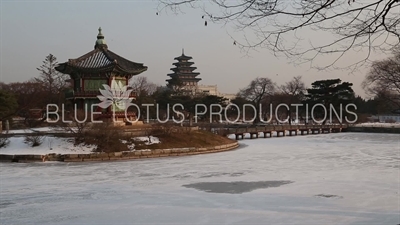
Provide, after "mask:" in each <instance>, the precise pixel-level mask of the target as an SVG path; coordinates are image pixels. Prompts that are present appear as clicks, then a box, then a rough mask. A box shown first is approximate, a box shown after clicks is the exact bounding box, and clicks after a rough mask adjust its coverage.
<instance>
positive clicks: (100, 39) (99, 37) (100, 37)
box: [94, 27, 107, 48]
mask: <svg viewBox="0 0 400 225" xmlns="http://www.w3.org/2000/svg"><path fill="white" fill-rule="evenodd" d="M100 46H105V47H106V48H107V44H106V41H105V40H104V35H103V33H101V27H99V34H98V35H97V40H96V44H95V46H94V48H97V47H100Z"/></svg>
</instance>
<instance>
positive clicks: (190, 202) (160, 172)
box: [0, 133, 400, 225]
mask: <svg viewBox="0 0 400 225" xmlns="http://www.w3.org/2000/svg"><path fill="white" fill-rule="evenodd" d="M240 144H241V147H240V148H239V149H237V150H234V151H228V152H221V153H214V154H205V155H195V156H187V157H167V158H154V159H148V160H132V161H123V162H119V161H118V162H115V161H114V162H104V163H85V162H83V163H59V162H58V163H57V162H55V163H51V162H49V163H31V164H23V163H2V164H0V167H1V168H0V184H1V189H0V193H1V198H0V208H1V211H0V224H43V225H47V224H55V225H61V224H63V225H64V224H89V225H91V224H194V225H200V224H229V225H243V224H246V225H249V224H253V225H255V224H274V225H275V224H282V225H283V224H285V225H286V224H291V225H300V224H301V225H305V224H307V225H308V224H314V225H316V224H329V225H332V224H338V225H339V224H340V225H361V224H362V225H365V224H368V225H372V224H374V225H375V224H389V225H395V224H399V223H400V221H399V220H400V219H399V206H398V200H399V197H400V196H399V185H400V183H399V169H400V164H399V163H400V143H399V135H398V134H365V133H335V134H321V135H306V136H294V137H281V138H267V139H264V138H259V139H253V140H249V139H247V140H243V141H240Z"/></svg>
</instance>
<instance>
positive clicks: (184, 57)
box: [174, 49, 193, 61]
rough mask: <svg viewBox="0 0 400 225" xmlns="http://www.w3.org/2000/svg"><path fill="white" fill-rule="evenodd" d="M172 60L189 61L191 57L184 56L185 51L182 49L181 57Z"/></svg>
mask: <svg viewBox="0 0 400 225" xmlns="http://www.w3.org/2000/svg"><path fill="white" fill-rule="evenodd" d="M174 59H175V60H178V61H182V60H191V59H193V58H192V57H191V56H187V55H185V51H184V50H183V49H182V55H181V56H178V57H175V58H174Z"/></svg>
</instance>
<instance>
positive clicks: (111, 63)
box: [56, 28, 147, 119]
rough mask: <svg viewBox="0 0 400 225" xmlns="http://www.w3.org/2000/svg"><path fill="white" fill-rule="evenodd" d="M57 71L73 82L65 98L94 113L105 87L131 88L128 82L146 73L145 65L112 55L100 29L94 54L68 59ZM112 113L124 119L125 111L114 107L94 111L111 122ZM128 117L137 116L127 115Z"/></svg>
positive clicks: (98, 108) (132, 94)
mask: <svg viewBox="0 0 400 225" xmlns="http://www.w3.org/2000/svg"><path fill="white" fill-rule="evenodd" d="M56 70H57V71H59V72H61V73H64V74H69V75H70V77H71V81H72V91H71V92H69V93H68V94H67V95H66V98H67V99H68V100H71V101H72V103H73V104H76V105H77V106H78V108H79V109H85V108H87V109H89V110H90V109H91V106H92V105H93V104H99V103H100V100H99V98H98V97H97V96H99V95H101V93H100V89H104V84H106V85H108V86H109V87H111V86H112V83H114V84H115V83H118V84H123V85H124V86H125V85H128V82H129V79H130V78H131V77H132V76H134V75H138V74H140V73H142V72H144V71H146V70H147V67H146V66H144V65H143V64H142V63H136V62H132V61H130V60H128V59H125V58H123V57H121V56H119V55H117V54H116V53H114V52H112V51H110V50H109V49H108V46H107V44H106V41H105V40H104V35H103V34H102V33H101V28H99V34H98V35H97V40H96V42H95V46H94V50H92V51H90V52H88V53H86V54H84V55H83V56H81V57H79V58H76V59H69V60H68V61H67V62H65V63H61V64H59V65H58V66H57V67H56ZM135 96H136V93H133V92H132V93H131V94H130V96H129V97H130V98H133V99H134V98H135ZM112 107H114V108H113V109H114V110H115V111H116V112H115V113H116V118H117V119H118V118H119V119H122V118H125V114H124V112H125V111H124V110H123V109H120V108H118V107H115V104H114V105H113V104H111V106H110V107H107V108H105V109H103V108H100V107H97V108H96V109H95V111H97V112H100V111H101V112H102V117H103V118H111V116H112V115H113V112H112V111H113V110H112ZM128 116H129V117H132V116H134V114H130V115H128Z"/></svg>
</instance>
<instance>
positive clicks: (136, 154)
mask: <svg viewBox="0 0 400 225" xmlns="http://www.w3.org/2000/svg"><path fill="white" fill-rule="evenodd" d="M237 147H239V143H238V142H234V143H230V144H226V145H217V146H214V147H206V148H171V149H153V150H137V151H132V152H113V153H91V154H55V153H52V154H47V155H2V154H0V162H44V161H61V162H88V161H110V160H129V159H144V158H158V157H168V156H185V155H199V154H206V153H215V152H223V151H229V150H233V149H235V148H237Z"/></svg>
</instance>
